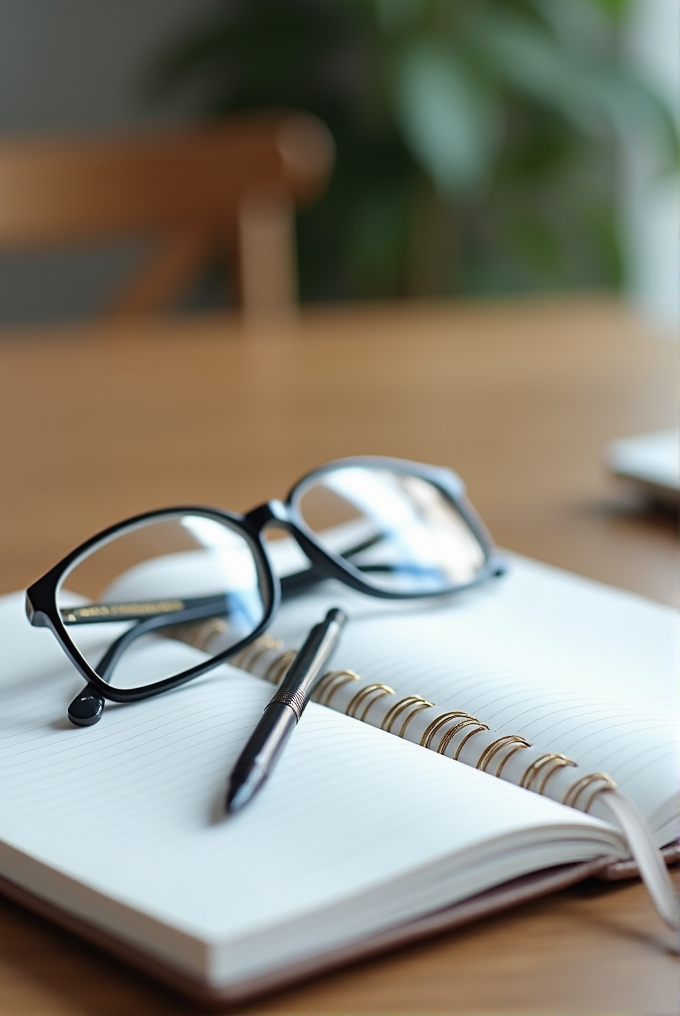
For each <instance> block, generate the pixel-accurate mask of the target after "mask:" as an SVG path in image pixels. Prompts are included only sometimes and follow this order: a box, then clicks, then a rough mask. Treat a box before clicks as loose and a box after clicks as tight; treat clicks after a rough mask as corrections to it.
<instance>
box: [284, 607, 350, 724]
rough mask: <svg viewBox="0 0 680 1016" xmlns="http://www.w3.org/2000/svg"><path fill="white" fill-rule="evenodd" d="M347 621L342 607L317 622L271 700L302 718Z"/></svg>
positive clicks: (331, 611)
mask: <svg viewBox="0 0 680 1016" xmlns="http://www.w3.org/2000/svg"><path fill="white" fill-rule="evenodd" d="M344 623H345V615H344V614H343V613H342V611H341V610H339V609H338V608H334V609H333V610H330V611H329V612H328V614H327V615H326V618H325V620H324V621H322V622H321V624H317V625H315V626H314V627H313V628H312V630H311V632H310V633H309V636H308V638H307V640H306V642H305V643H304V645H303V646H302V648H301V649H300V652H299V653H298V654H297V656H296V657H295V659H294V660H293V662H292V664H291V666H290V669H289V670H288V672H287V673H286V676H285V677H284V679H283V681H282V682H281V684H280V685H279V687H278V689H277V690H276V692H275V693H274V695H273V696H272V699H271V703H270V704H273V703H275V702H276V703H279V704H280V705H284V706H287V707H288V708H290V709H292V710H293V712H294V713H295V715H296V717H297V718H298V720H299V719H300V716H301V715H302V711H303V709H304V708H305V706H306V705H307V703H308V702H309V699H310V697H311V695H312V692H313V691H314V688H315V687H316V684H317V682H318V680H319V678H320V677H321V674H322V671H323V668H324V666H325V665H326V663H327V662H328V659H329V657H330V655H331V653H332V652H333V649H334V648H335V644H336V642H337V639H338V635H339V634H340V631H341V629H342V626H343V624H344Z"/></svg>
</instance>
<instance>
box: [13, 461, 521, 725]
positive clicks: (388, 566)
mask: <svg viewBox="0 0 680 1016" xmlns="http://www.w3.org/2000/svg"><path fill="white" fill-rule="evenodd" d="M270 526H273V527H278V528H280V529H283V530H284V531H285V532H286V533H287V534H288V536H289V538H288V539H279V540H276V539H274V540H272V539H268V540H265V530H266V529H267V528H268V527H270ZM290 537H292V539H291V538H290ZM503 571H504V567H503V564H502V561H501V559H500V557H499V555H498V554H497V552H496V550H495V548H494V546H493V543H492V541H491V538H490V536H489V534H488V533H487V531H486V529H485V527H484V525H483V523H482V522H481V520H480V518H479V517H478V515H477V514H476V512H475V510H474V509H473V507H472V505H471V504H470V502H469V501H468V500H467V498H466V497H465V488H464V485H463V483H462V481H461V480H460V479H459V477H458V476H456V474H455V473H453V472H451V471H450V470H448V469H443V468H438V467H434V466H426V465H422V464H420V463H415V462H406V461H403V460H400V459H389V458H372V457H358V458H351V459H340V460H338V461H335V462H330V463H327V464H326V465H324V466H321V467H320V468H319V469H316V470H314V471H313V472H311V473H309V474H307V475H306V476H305V477H304V478H303V479H302V480H300V481H299V482H298V483H297V484H296V485H295V486H294V487H293V489H292V490H291V492H290V494H289V495H288V497H287V498H286V500H285V501H284V502H282V501H268V502H267V503H266V504H263V505H261V506H260V507H258V508H254V509H253V510H252V511H250V512H248V513H247V514H246V515H239V514H236V513H233V512H226V511H220V510H217V509H212V508H197V507H178V508H165V509H162V510H160V511H153V512H145V513H144V514H142V515H137V516H134V517H133V518H130V519H127V520H125V521H124V522H119V523H118V524H117V525H114V526H110V527H109V528H108V529H105V530H104V531H103V532H101V533H99V534H97V535H96V536H93V537H92V538H91V539H89V540H87V541H86V542H85V543H83V544H81V545H80V546H79V547H77V548H76V549H75V550H74V551H72V552H71V553H70V554H68V555H67V556H66V557H65V558H64V559H63V560H62V561H60V562H59V563H58V564H57V565H55V566H54V567H53V568H51V569H50V571H48V572H47V574H46V575H44V576H43V577H42V578H41V579H39V580H38V581H37V582H35V583H34V584H33V585H32V586H31V587H30V588H29V589H28V590H27V592H26V613H27V615H28V618H29V621H30V622H31V624H32V625H34V626H37V627H48V628H50V629H51V631H52V632H53V633H54V635H55V636H56V638H57V640H58V642H59V644H60V645H61V647H62V649H63V650H64V651H65V653H66V654H67V656H68V657H69V659H70V660H71V662H72V663H73V664H74V666H75V667H76V668H77V669H78V671H79V672H80V674H81V675H82V676H83V677H84V678H85V681H86V682H87V685H86V688H85V689H84V691H82V692H81V693H80V694H79V695H78V696H77V697H76V698H75V699H74V701H73V702H72V703H71V705H70V706H69V718H70V719H71V721H72V722H73V723H75V724H78V725H80V726H89V725H90V724H92V723H96V722H97V720H98V719H99V718H100V716H101V713H102V710H103V708H104V700H105V699H111V700H112V701H114V702H131V701H136V700H139V699H143V698H147V697H148V696H151V695H158V694H160V693H161V692H164V691H168V690H169V689H171V688H175V687H177V686H178V685H180V684H183V683H184V682H186V681H190V680H192V679H193V678H195V677H199V676H200V675H201V674H205V673H206V671H208V670H210V669H211V668H213V667H216V666H217V665H218V664H220V663H222V662H224V661H225V660H226V659H227V658H228V657H229V656H232V655H234V654H235V653H237V652H239V651H240V650H241V649H243V648H244V647H245V646H246V645H248V644H249V643H250V642H252V641H253V640H254V639H256V638H257V637H258V636H259V635H261V634H262V632H263V631H264V630H265V628H266V627H267V625H268V624H269V622H270V621H271V619H272V617H273V615H274V613H275V612H276V609H277V607H278V605H279V602H280V598H281V595H282V593H283V594H285V595H286V596H288V595H292V594H294V593H299V592H302V591H305V590H307V589H308V588H310V586H312V585H313V584H314V583H317V582H320V581H322V580H324V579H337V580H339V581H340V582H343V583H345V584H346V585H347V586H350V587H351V588H352V589H356V590H358V591H359V592H362V593H366V594H368V595H370V596H377V597H381V598H383V599H395V600H397V599H404V598H422V597H431V596H445V595H447V594H449V593H453V592H456V591H458V590H463V589H466V588H469V587H471V586H474V585H477V584H478V583H480V582H483V581H485V580H486V579H488V578H491V577H493V576H496V575H499V574H502V573H503ZM279 576H282V577H281V578H279ZM198 623H201V624H209V625H213V626H214V628H215V631H216V633H217V634H218V635H219V638H218V639H217V643H218V644H217V649H218V650H219V651H217V652H215V651H214V648H215V641H214V640H213V641H211V643H210V646H211V649H210V652H211V653H212V655H210V656H209V657H208V658H206V659H204V660H202V661H201V662H199V663H196V662H195V655H193V656H187V657H186V662H187V666H186V669H179V670H178V667H181V666H182V663H181V661H180V662H179V663H178V650H177V645H176V643H175V645H174V647H173V644H172V642H170V641H169V639H179V640H180V641H191V640H190V639H187V638H186V635H187V631H188V629H189V628H191V626H195V625H197V624H198ZM159 636H162V637H161V638H159ZM186 652H187V654H189V653H190V650H189V649H188V648H187V649H186ZM180 656H181V654H180ZM189 664H191V665H189Z"/></svg>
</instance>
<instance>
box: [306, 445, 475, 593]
mask: <svg viewBox="0 0 680 1016" xmlns="http://www.w3.org/2000/svg"><path fill="white" fill-rule="evenodd" d="M296 507H297V509H298V511H299V512H300V514H301V515H302V517H303V519H304V520H305V522H306V524H307V525H308V526H309V528H310V529H311V530H312V531H313V532H314V533H315V534H316V537H317V539H318V541H319V542H320V543H321V544H322V546H325V547H327V548H328V549H330V550H331V551H333V552H334V553H336V554H339V555H340V556H342V557H344V558H345V559H347V560H348V561H350V562H351V563H352V564H353V565H354V566H355V567H356V568H358V569H359V570H360V571H361V572H362V577H363V579H364V581H365V582H366V583H367V584H369V585H371V586H373V587H374V588H375V589H380V590H386V591H388V592H392V593H400V594H402V595H415V594H423V593H433V594H434V593H439V592H442V591H444V590H446V589H451V588H453V587H455V586H457V585H464V584H466V583H468V582H471V581H472V580H474V578H475V577H476V576H477V574H478V573H479V571H480V570H481V568H482V567H483V565H484V563H485V551H484V549H483V547H482V546H481V544H480V542H479V540H478V539H477V537H476V536H475V535H474V533H473V532H472V531H471V529H470V526H469V524H468V523H467V522H466V521H465V519H464V518H463V517H462V516H461V514H460V512H459V510H458V508H457V507H456V504H455V502H454V501H453V500H452V498H451V497H449V496H448V495H447V494H446V492H445V491H444V490H442V489H441V488H440V487H438V486H437V485H435V484H434V483H432V482H430V480H428V479H425V478H424V477H422V476H418V475H416V474H411V473H404V472H400V471H397V470H391V469H389V468H369V467H366V466H361V465H353V464H348V465H346V466H343V465H340V466H338V467H337V468H334V469H330V470H328V471H325V472H322V473H319V474H317V475H316V476H313V477H310V480H309V481H308V482H307V483H303V484H302V485H301V487H299V488H298V492H297V497H296Z"/></svg>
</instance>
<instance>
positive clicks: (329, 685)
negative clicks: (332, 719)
mask: <svg viewBox="0 0 680 1016" xmlns="http://www.w3.org/2000/svg"><path fill="white" fill-rule="evenodd" d="M360 680H361V678H360V677H359V675H358V674H355V673H354V671H353V670H331V671H329V672H328V673H327V674H324V676H323V677H322V678H321V681H320V682H319V687H318V688H317V690H316V692H315V693H314V696H313V697H314V698H315V699H316V701H317V702H319V703H320V704H321V705H322V706H329V705H330V704H331V699H332V698H333V696H334V695H335V693H336V691H339V690H340V689H341V688H342V687H343V686H344V685H346V684H350V683H351V682H352V681H360Z"/></svg>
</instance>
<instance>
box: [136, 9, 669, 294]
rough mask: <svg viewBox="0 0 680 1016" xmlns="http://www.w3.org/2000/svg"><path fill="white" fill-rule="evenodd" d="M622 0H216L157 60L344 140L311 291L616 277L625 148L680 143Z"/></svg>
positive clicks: (182, 80) (160, 81) (162, 78)
mask: <svg viewBox="0 0 680 1016" xmlns="http://www.w3.org/2000/svg"><path fill="white" fill-rule="evenodd" d="M626 8H627V3H626V0H222V2H217V3H216V4H215V7H214V11H213V13H212V14H211V16H209V17H204V21H203V23H202V24H200V25H197V26H196V27H195V29H194V30H192V31H190V32H189V33H188V34H186V35H185V36H184V37H183V38H182V39H181V40H179V41H178V42H177V43H176V44H173V45H172V46H171V47H170V48H169V49H168V50H167V51H166V52H165V53H164V54H161V55H160V56H159V57H158V58H157V59H156V60H155V62H154V64H153V67H152V71H151V81H152V83H153V87H154V88H155V90H156V93H157V94H158V93H160V94H161V95H163V94H167V92H168V90H170V89H172V88H175V89H176V88H180V87H184V86H185V85H187V84H191V85H192V87H194V89H196V91H197V94H198V95H199V96H200V98H199V100H198V109H197V111H198V112H200V114H201V115H202V116H211V117H219V116H224V115H227V114H229V113H230V112H231V111H233V110H237V109H248V108H253V107H262V106H278V107H282V106H291V107H298V108H303V109H307V110H309V111H311V112H314V113H316V114H317V115H318V116H320V117H321V118H322V119H323V120H324V121H325V122H326V123H327V125H328V126H329V128H330V130H331V131H332V133H333V135H334V137H335V140H336V145H337V165H336V170H335V174H334V178H333V181H332V184H331V186H330V188H329V190H328V192H327V193H326V195H325V196H324V197H323V198H322V199H321V201H320V202H319V203H318V204H317V205H316V206H315V207H314V208H313V209H311V210H310V211H308V212H306V213H305V214H304V215H303V216H301V219H300V222H299V231H298V235H299V246H300V257H301V283H302V295H303V298H307V299H314V298H328V297H334V298H338V297H344V296H355V297H356V296H395V295H411V294H431V293H449V292H468V293H469V292H473V293H487V292H503V291H509V290H517V289H520V290H521V289H527V288H543V287H554V286H557V285H561V286H565V285H587V284H593V283H594V284H615V283H616V282H617V280H618V276H619V243H618V235H617V218H616V208H615V201H614V198H613V178H614V171H615V170H614V155H615V150H616V145H617V144H618V143H619V142H620V141H621V139H626V140H628V141H630V139H634V143H638V144H646V145H649V146H651V147H652V148H653V150H654V151H655V152H656V153H657V154H658V157H659V161H660V164H666V165H670V164H671V162H673V161H674V159H675V150H676V131H675V125H674V123H673V119H672V116H671V114H670V112H669V111H668V110H667V108H666V107H665V106H664V104H663V103H662V102H661V101H660V99H659V98H658V97H657V96H656V95H655V94H654V92H653V90H652V89H651V88H650V87H649V85H648V84H647V83H646V82H645V81H644V80H642V78H641V77H640V76H639V75H638V74H637V73H636V72H635V71H634V69H633V68H632V67H631V66H630V65H629V64H628V63H627V62H626V60H625V59H624V58H623V56H622V55H621V52H620V48H619V46H618V42H617V37H618V31H619V28H620V26H621V24H622V23H623V20H624V18H625V15H626Z"/></svg>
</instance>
